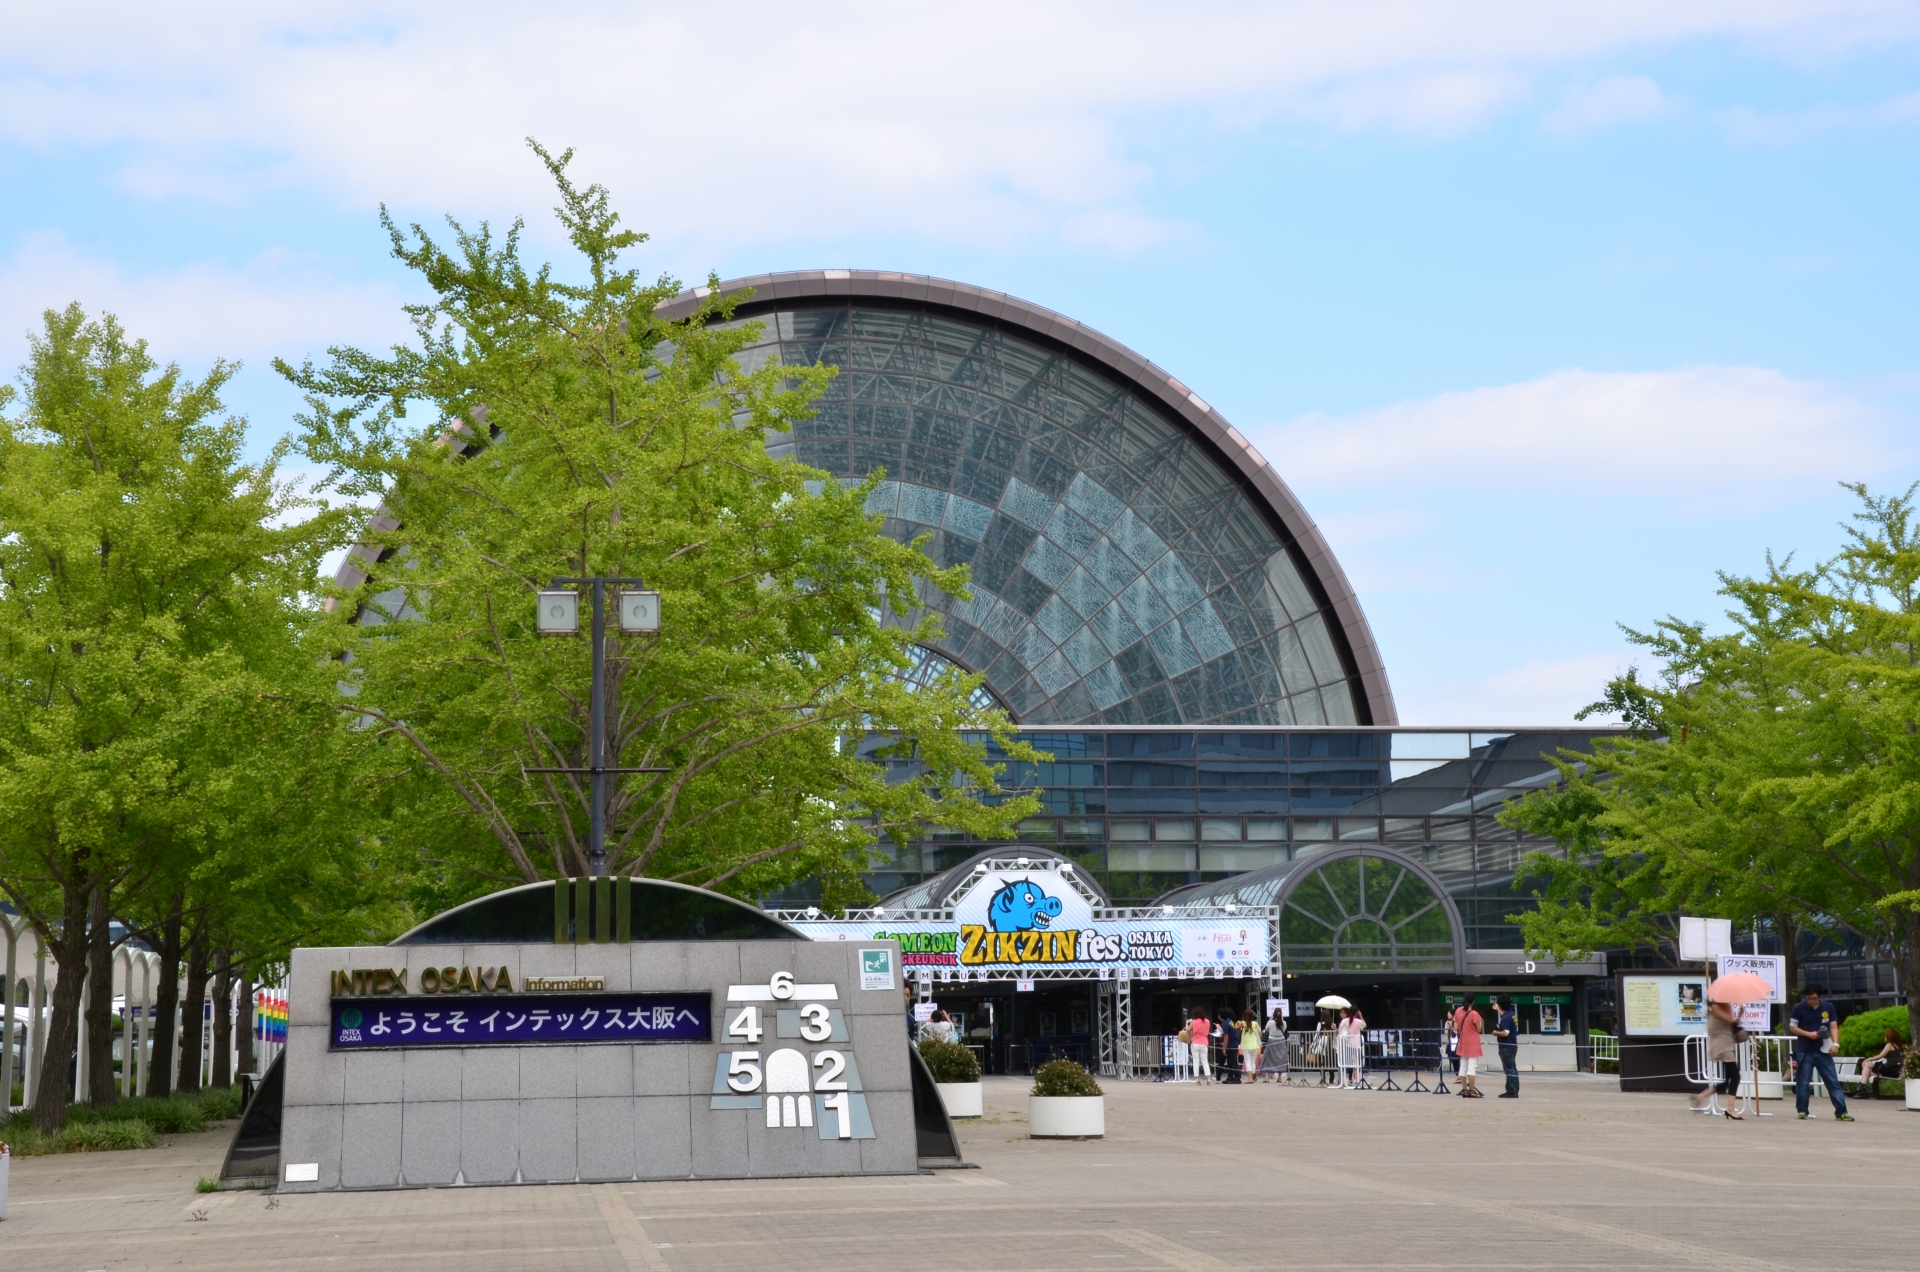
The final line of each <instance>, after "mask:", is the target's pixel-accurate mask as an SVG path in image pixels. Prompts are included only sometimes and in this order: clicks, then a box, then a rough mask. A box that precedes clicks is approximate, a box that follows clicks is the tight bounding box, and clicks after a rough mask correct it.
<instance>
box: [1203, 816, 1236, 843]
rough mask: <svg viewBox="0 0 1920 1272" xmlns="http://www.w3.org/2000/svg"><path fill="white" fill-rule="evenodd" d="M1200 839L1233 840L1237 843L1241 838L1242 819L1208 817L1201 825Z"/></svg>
mask: <svg viewBox="0 0 1920 1272" xmlns="http://www.w3.org/2000/svg"><path fill="white" fill-rule="evenodd" d="M1200 838H1202V839H1232V840H1236V841H1237V840H1238V839H1239V838H1240V819H1239V818H1237V817H1208V818H1206V819H1204V820H1203V821H1201V823H1200Z"/></svg>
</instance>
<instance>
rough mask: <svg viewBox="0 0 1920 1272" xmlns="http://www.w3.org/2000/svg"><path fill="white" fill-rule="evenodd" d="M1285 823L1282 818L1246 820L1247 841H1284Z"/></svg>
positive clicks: (1285, 835) (1250, 818)
mask: <svg viewBox="0 0 1920 1272" xmlns="http://www.w3.org/2000/svg"><path fill="white" fill-rule="evenodd" d="M1286 837H1287V822H1286V819H1285V818H1284V817H1249V818H1247V838H1248V839H1285V838H1286Z"/></svg>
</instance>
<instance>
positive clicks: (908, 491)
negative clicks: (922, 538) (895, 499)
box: [900, 483, 947, 526]
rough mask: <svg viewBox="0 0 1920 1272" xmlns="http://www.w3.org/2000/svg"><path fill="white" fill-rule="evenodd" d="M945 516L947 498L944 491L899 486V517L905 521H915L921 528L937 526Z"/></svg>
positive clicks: (905, 485)
mask: <svg viewBox="0 0 1920 1272" xmlns="http://www.w3.org/2000/svg"><path fill="white" fill-rule="evenodd" d="M946 515H947V496H946V492H945V491H940V490H928V489H927V488H926V487H925V486H913V485H907V484H905V483H902V484H901V486H900V516H901V517H902V518H904V519H905V520H907V521H917V522H919V523H920V524H921V525H923V526H937V525H939V524H940V523H941V522H942V521H943V520H945V519H946Z"/></svg>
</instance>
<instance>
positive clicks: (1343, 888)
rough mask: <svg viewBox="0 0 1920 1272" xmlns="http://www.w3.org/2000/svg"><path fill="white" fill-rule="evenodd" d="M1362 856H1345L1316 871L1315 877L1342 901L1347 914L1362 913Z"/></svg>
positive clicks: (1341, 907)
mask: <svg viewBox="0 0 1920 1272" xmlns="http://www.w3.org/2000/svg"><path fill="white" fill-rule="evenodd" d="M1361 861H1362V858H1359V857H1343V858H1341V859H1340V860H1338V861H1330V862H1328V863H1327V864H1326V865H1324V866H1322V867H1320V869H1319V870H1318V871H1316V872H1315V875H1314V877H1315V878H1317V879H1318V880H1319V881H1320V882H1321V883H1322V884H1324V885H1325V886H1326V889H1327V891H1328V892H1330V893H1332V894H1333V898H1334V900H1336V901H1338V902H1339V903H1340V909H1341V911H1342V912H1343V913H1346V914H1359V913H1361V907H1360V863H1361Z"/></svg>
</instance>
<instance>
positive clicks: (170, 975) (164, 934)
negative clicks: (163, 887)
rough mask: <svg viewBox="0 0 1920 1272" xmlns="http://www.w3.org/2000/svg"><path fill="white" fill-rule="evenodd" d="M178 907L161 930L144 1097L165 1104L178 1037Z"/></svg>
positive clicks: (170, 1089) (176, 900)
mask: <svg viewBox="0 0 1920 1272" xmlns="http://www.w3.org/2000/svg"><path fill="white" fill-rule="evenodd" d="M180 905H181V901H180V898H179V897H175V898H174V900H173V913H172V914H170V915H168V916H167V921H166V923H165V924H163V925H162V926H161V929H160V948H159V949H158V950H156V951H154V952H155V953H157V954H158V955H159V956H160V967H159V975H160V985H159V988H158V989H157V990H155V992H154V995H153V1059H152V1060H150V1061H148V1070H147V1094H148V1095H150V1096H152V1097H153V1098H154V1099H156V1100H164V1099H166V1098H167V1097H168V1096H170V1095H172V1094H173V1043H174V1039H175V1038H177V1037H178V1036H179V1021H178V1019H177V1016H178V1013H179V1009H180Z"/></svg>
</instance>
